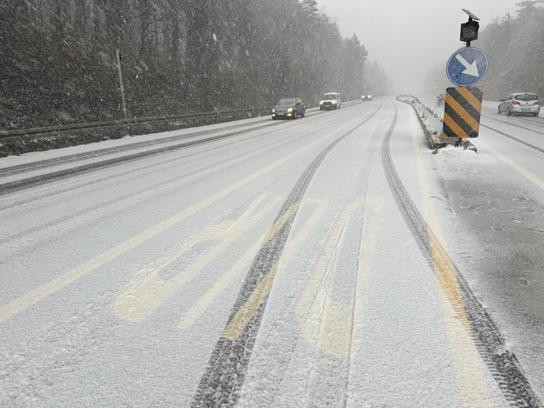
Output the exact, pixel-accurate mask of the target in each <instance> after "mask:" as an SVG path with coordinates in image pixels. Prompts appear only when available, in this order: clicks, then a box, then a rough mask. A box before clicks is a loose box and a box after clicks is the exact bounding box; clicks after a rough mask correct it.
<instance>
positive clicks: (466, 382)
mask: <svg viewBox="0 0 544 408" xmlns="http://www.w3.org/2000/svg"><path fill="white" fill-rule="evenodd" d="M411 124H412V149H413V152H414V157H415V161H416V172H417V175H418V178H419V187H420V193H421V200H422V205H423V215H424V218H425V220H426V221H427V224H428V225H429V231H428V235H429V240H430V246H431V251H432V261H433V266H434V270H435V275H436V277H437V281H438V285H439V287H440V289H441V291H440V293H441V294H442V296H444V297H445V299H443V304H444V316H445V321H446V327H447V328H448V332H449V337H448V338H449V340H450V349H451V350H452V358H453V366H454V370H455V375H456V383H457V387H458V389H459V394H460V400H461V403H462V406H463V407H479V408H480V407H481V408H486V407H492V403H491V401H490V397H489V390H488V384H487V381H486V376H485V372H484V368H483V366H482V361H481V358H480V354H479V353H478V350H477V349H476V345H475V344H474V338H473V336H474V334H473V332H472V328H471V326H470V322H469V320H468V316H467V313H466V310H465V305H464V302H463V296H462V294H461V290H460V288H459V282H458V280H457V273H456V271H455V269H454V267H453V264H452V262H451V259H450V257H449V256H448V253H447V251H446V249H445V248H444V246H443V245H442V243H441V239H440V237H441V236H442V232H441V228H440V224H439V223H438V218H437V215H436V213H435V211H434V208H433V204H432V203H431V201H430V197H431V189H430V187H429V184H428V180H427V178H426V176H425V168H424V166H423V162H422V158H421V150H420V149H421V148H420V144H419V135H420V133H421V129H420V128H419V124H417V123H416V122H415V118H414V115H411ZM435 234H436V235H435ZM447 305H449V306H450V307H451V309H450V308H448V307H447ZM452 309H453V312H454V313H451V310H452Z"/></svg>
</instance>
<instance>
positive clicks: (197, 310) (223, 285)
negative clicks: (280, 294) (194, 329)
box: [178, 234, 265, 329]
mask: <svg viewBox="0 0 544 408" xmlns="http://www.w3.org/2000/svg"><path fill="white" fill-rule="evenodd" d="M264 238H265V234H263V236H262V237H261V238H260V239H259V240H258V241H257V242H255V243H254V244H253V245H252V246H251V248H249V249H248V250H247V251H246V252H245V253H244V255H242V257H241V258H240V259H239V260H238V262H236V264H235V265H234V266H233V267H232V268H230V269H229V270H228V271H227V272H226V273H225V274H224V275H223V276H222V277H221V278H220V279H219V280H218V281H216V282H215V283H214V284H213V286H212V287H211V288H210V289H208V290H207V291H206V292H205V293H204V295H202V296H201V297H200V299H199V300H198V301H197V302H196V303H194V304H193V305H192V306H191V308H190V309H189V310H188V311H187V312H186V313H185V314H184V315H183V316H182V318H181V319H180V321H179V323H178V327H179V328H180V329H188V328H189V327H191V326H192V325H193V324H194V323H195V322H196V321H197V320H198V319H199V318H200V317H201V316H202V315H203V314H204V313H205V312H206V310H207V309H208V308H209V307H210V305H211V304H212V303H213V301H214V300H215V299H217V298H218V297H219V296H220V295H221V293H223V292H224V291H225V290H226V289H227V288H228V286H229V285H230V284H231V283H232V281H233V280H234V279H235V278H236V277H237V276H238V275H240V274H241V273H243V272H244V271H247V268H249V266H250V265H251V261H252V260H253V259H254V258H255V255H257V252H258V251H259V249H260V248H261V247H262V246H263V240H264Z"/></svg>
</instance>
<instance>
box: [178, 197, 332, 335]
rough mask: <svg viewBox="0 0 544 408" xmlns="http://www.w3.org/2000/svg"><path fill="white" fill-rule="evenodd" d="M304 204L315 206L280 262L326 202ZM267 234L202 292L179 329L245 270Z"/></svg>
mask: <svg viewBox="0 0 544 408" xmlns="http://www.w3.org/2000/svg"><path fill="white" fill-rule="evenodd" d="M304 203H305V205H306V206H307V205H312V204H315V205H317V208H316V210H315V211H314V212H312V216H311V217H310V218H309V220H308V221H307V222H306V223H305V224H304V226H303V228H302V229H301V231H300V233H298V234H296V235H295V236H294V237H293V239H291V237H290V238H289V240H290V241H289V247H288V248H285V250H284V253H283V256H282V262H286V260H287V259H290V258H291V256H292V255H293V254H294V253H296V251H297V249H298V248H299V246H300V244H301V243H302V242H304V241H305V240H306V238H307V237H308V235H309V234H310V232H311V229H312V228H313V226H314V225H315V224H316V223H317V221H318V219H319V217H320V215H321V214H322V212H323V207H324V206H326V205H327V204H326V203H325V202H324V201H323V200H317V199H304ZM267 236H269V234H268V233H266V234H263V236H262V237H261V238H260V239H258V240H257V242H255V244H253V245H252V246H251V248H249V250H247V252H246V253H245V254H244V255H243V256H242V258H240V260H239V261H238V262H237V263H236V264H235V265H234V266H233V267H232V268H230V269H229V270H228V271H227V272H226V273H225V274H224V275H223V276H222V277H221V278H220V279H219V280H218V281H217V282H215V284H214V285H213V286H212V287H211V288H210V289H208V290H207V291H206V293H204V295H203V296H202V297H201V298H200V299H199V300H198V301H197V302H196V303H195V304H194V305H193V306H191V308H190V309H189V311H187V313H185V314H184V315H183V317H182V318H181V319H180V321H179V324H178V326H179V327H180V328H181V329H187V328H189V327H190V326H191V325H193V324H194V322H195V321H197V320H198V319H199V318H200V317H201V316H202V315H203V314H204V312H205V311H206V310H207V309H208V307H209V306H210V305H211V303H212V302H213V301H214V300H215V299H217V298H218V297H219V296H220V295H221V293H223V291H224V290H225V289H226V288H227V287H228V286H229V285H230V284H231V282H232V281H233V280H234V279H235V278H236V276H238V275H239V274H240V273H242V272H244V271H246V270H247V268H248V267H249V266H250V262H251V261H252V260H253V259H254V258H255V255H256V254H257V252H258V251H259V249H260V248H261V247H262V246H264V245H265V244H266V237H267Z"/></svg>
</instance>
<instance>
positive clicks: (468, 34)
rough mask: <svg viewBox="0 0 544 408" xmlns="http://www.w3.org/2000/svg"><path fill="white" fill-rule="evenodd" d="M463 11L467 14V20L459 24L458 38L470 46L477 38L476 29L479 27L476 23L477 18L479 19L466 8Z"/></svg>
mask: <svg viewBox="0 0 544 408" xmlns="http://www.w3.org/2000/svg"><path fill="white" fill-rule="evenodd" d="M463 11H464V12H465V13H467V14H468V21H467V22H466V23H463V24H461V37H460V38H461V41H463V42H464V43H466V44H467V47H470V43H471V42H472V41H476V40H477V39H478V30H479V29H480V23H478V20H480V19H479V18H478V17H477V16H476V15H474V14H473V13H471V12H470V11H468V10H466V9H463Z"/></svg>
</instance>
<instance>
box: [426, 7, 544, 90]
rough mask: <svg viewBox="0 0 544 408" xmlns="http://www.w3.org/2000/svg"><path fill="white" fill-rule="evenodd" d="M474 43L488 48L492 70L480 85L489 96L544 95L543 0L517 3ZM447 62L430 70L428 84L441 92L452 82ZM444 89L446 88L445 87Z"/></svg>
mask: <svg viewBox="0 0 544 408" xmlns="http://www.w3.org/2000/svg"><path fill="white" fill-rule="evenodd" d="M473 45H474V46H476V47H478V48H481V49H483V50H484V51H485V53H486V54H487V56H488V59H489V71H488V73H487V76H486V78H485V79H484V81H482V83H481V86H482V87H483V89H484V95H485V98H486V99H492V100H498V99H501V98H505V97H506V96H507V95H508V94H509V93H512V92H535V93H538V94H539V95H540V96H541V97H544V69H543V67H544V0H527V1H522V2H520V3H519V4H518V10H517V13H516V14H515V15H512V14H507V15H506V16H504V17H502V18H498V19H496V20H495V21H493V22H491V23H490V24H488V25H486V26H485V29H484V30H482V31H481V33H480V38H479V40H478V41H476V42H475V43H474V44H473ZM445 65H446V64H445V62H444V63H443V64H440V66H437V67H436V68H435V69H434V70H432V71H431V72H429V75H428V77H427V80H426V83H425V85H426V86H427V87H428V88H429V89H435V90H436V92H440V90H441V89H444V88H445V87H446V86H452V85H451V84H449V82H448V80H447V78H446V71H445ZM442 92H443V90H442Z"/></svg>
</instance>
